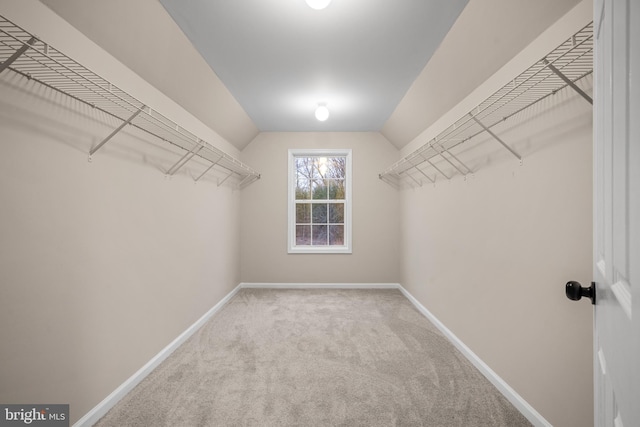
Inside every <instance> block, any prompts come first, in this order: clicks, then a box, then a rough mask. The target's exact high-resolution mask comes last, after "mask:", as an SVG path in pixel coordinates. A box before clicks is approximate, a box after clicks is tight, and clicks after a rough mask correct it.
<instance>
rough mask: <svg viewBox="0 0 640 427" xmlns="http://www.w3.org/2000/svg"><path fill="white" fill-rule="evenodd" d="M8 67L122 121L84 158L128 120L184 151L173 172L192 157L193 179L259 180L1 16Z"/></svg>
mask: <svg viewBox="0 0 640 427" xmlns="http://www.w3.org/2000/svg"><path fill="white" fill-rule="evenodd" d="M5 70H11V71H13V72H14V73H17V74H19V75H21V76H24V77H26V78H27V79H29V80H33V81H36V82H37V83H39V84H41V85H43V86H46V87H48V88H50V89H53V90H55V91H57V92H60V93H63V94H65V95H67V96H69V97H71V98H73V99H75V100H77V101H80V102H82V103H84V104H87V105H90V106H91V107H93V108H95V109H97V110H99V111H102V112H103V113H106V114H107V115H108V116H111V117H114V118H116V119H118V120H120V121H121V122H122V123H121V124H120V126H119V127H118V128H117V129H115V130H114V131H113V132H112V133H111V134H110V135H109V136H107V137H106V138H105V139H103V140H102V141H101V142H100V143H99V144H97V145H96V146H95V147H93V148H92V149H91V151H90V153H89V156H92V155H93V154H95V152H96V151H98V150H99V149H100V148H101V147H102V146H103V145H104V144H106V143H107V142H108V141H109V140H110V139H111V138H112V137H113V136H115V135H116V134H117V133H118V132H119V131H120V130H122V129H123V128H124V127H125V126H126V125H128V124H130V125H131V126H134V127H136V128H138V129H140V130H142V131H145V132H147V133H149V134H151V135H153V136H155V137H157V138H159V139H160V140H162V141H164V142H167V143H170V144H172V145H174V146H176V147H179V148H181V149H182V150H184V155H183V156H182V158H180V159H179V160H178V161H177V163H175V164H174V165H173V166H172V167H171V168H169V170H167V171H166V173H167V175H173V174H175V173H176V172H177V171H178V170H179V169H180V168H181V167H182V166H184V165H185V164H186V163H187V162H189V160H191V159H192V158H193V157H194V156H198V157H200V158H202V159H204V160H206V161H207V165H208V167H207V168H206V170H204V172H202V174H201V175H199V176H198V177H197V178H195V181H198V180H199V179H200V178H202V177H203V176H204V175H205V174H207V173H208V172H209V171H210V170H211V169H213V168H214V167H215V168H217V169H218V170H219V171H221V172H222V174H221V177H220V178H219V179H218V186H220V185H222V183H223V182H225V181H227V180H229V181H228V183H234V184H233V185H235V187H236V188H244V187H246V186H247V185H249V184H251V183H252V182H254V181H256V180H258V179H260V174H258V173H257V172H256V171H254V170H253V169H252V168H250V167H249V166H247V165H245V164H244V163H242V162H240V161H239V160H237V159H236V158H234V157H232V156H230V155H229V154H227V153H225V152H224V151H222V150H220V149H218V148H216V147H214V146H213V145H211V144H210V143H208V142H206V141H204V140H202V139H200V138H198V137H197V136H196V135H194V134H193V133H191V132H189V131H188V130H186V129H184V128H182V127H181V126H179V125H178V124H177V123H175V122H174V121H172V120H171V119H169V118H167V117H165V116H164V115H162V114H161V113H159V112H158V111H156V110H154V109H152V108H151V107H149V106H147V105H144V104H143V103H142V102H141V101H139V100H138V99H136V98H134V97H133V96H131V95H129V94H128V93H127V92H125V91H123V90H121V89H119V88H118V87H117V86H115V85H113V84H111V83H110V82H109V81H107V80H105V79H104V78H102V77H100V76H99V75H97V74H96V73H94V72H92V71H91V70H89V69H87V68H86V67H84V66H83V65H81V64H79V63H78V62H76V61H74V60H73V59H71V58H69V57H68V56H66V55H65V54H63V53H62V52H60V51H58V50H56V49H54V48H53V47H51V46H49V45H48V44H47V43H45V42H43V41H42V40H39V39H38V38H37V37H36V36H34V35H33V34H31V33H29V32H27V31H25V30H24V29H22V28H20V27H19V26H17V25H16V24H14V23H13V22H11V21H9V20H7V19H6V18H4V17H3V16H0V74H2V73H3V72H4V71H5Z"/></svg>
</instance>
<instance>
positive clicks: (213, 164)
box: [196, 156, 224, 182]
mask: <svg viewBox="0 0 640 427" xmlns="http://www.w3.org/2000/svg"><path fill="white" fill-rule="evenodd" d="M223 157H224V156H220V158H219V159H218V160H216V161H215V162H213V163H211V166H209V167H208V168H207V169H205V171H204V172H202V173H201V174H200V176H199V177H197V178H196V182H198V181H200V178H202V177H203V176H205V175H206V174H207V172H209V171H210V170H211V169H212V168H213V167H214V166H215V165H217V164H218V162H219V161H220V160H222V158H223Z"/></svg>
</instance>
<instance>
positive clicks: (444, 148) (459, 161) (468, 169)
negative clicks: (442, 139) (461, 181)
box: [438, 143, 473, 175]
mask: <svg viewBox="0 0 640 427" xmlns="http://www.w3.org/2000/svg"><path fill="white" fill-rule="evenodd" d="M438 147H439V148H441V149H443V150H444V151H446V152H447V154H448V155H450V156H451V157H452V158H453V159H454V160H455V161H456V162H458V163H460V165H462V167H464V168H465V169H466V170H467V173H473V171H472V170H471V168H469V166H467V165H465V164H464V163H463V162H462V160H460V159H459V158H457V157H456V155H455V154H453V153H452V152H451V151H449V150H447V148H446V147H444V146H443V145H442V144H440V143H438ZM456 169H458V168H456ZM458 172H460V173H461V174H463V175H466V174H465V173H464V172H462V171H461V170H460V169H458Z"/></svg>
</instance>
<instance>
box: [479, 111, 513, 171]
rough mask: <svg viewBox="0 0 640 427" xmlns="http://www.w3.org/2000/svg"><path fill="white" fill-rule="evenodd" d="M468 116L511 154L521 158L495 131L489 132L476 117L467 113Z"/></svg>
mask: <svg viewBox="0 0 640 427" xmlns="http://www.w3.org/2000/svg"><path fill="white" fill-rule="evenodd" d="M469 117H471V118H472V119H473V121H474V122H476V123H477V124H478V125H479V126H480V127H481V128H482V129H484V130H485V132H487V133H488V134H489V135H491V136H492V137H493V138H494V139H495V140H496V141H498V142H499V143H500V144H501V145H502V146H503V147H504V148H506V149H507V150H509V152H510V153H511V154H513V155H514V156H515V157H516V158H517V159H518V160H522V156H521V155H520V154H518V153H516V151H515V150H514V149H513V148H511V147H509V146H508V145H507V143H506V142H504V141H503V140H501V139H500V137H499V136H498V135H496V134H495V133H493V132H491V129H489V128H488V127H486V126H485V125H483V124H482V122H481V121H480V120H478V119H476V117H475V116H474V115H473V114H471V113H469Z"/></svg>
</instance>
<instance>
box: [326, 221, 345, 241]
mask: <svg viewBox="0 0 640 427" xmlns="http://www.w3.org/2000/svg"><path fill="white" fill-rule="evenodd" d="M329 244H330V245H344V225H330V226H329Z"/></svg>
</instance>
